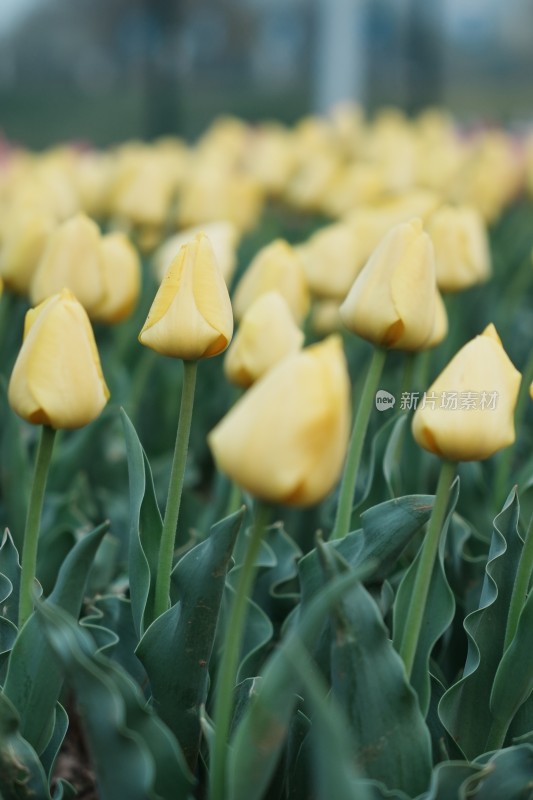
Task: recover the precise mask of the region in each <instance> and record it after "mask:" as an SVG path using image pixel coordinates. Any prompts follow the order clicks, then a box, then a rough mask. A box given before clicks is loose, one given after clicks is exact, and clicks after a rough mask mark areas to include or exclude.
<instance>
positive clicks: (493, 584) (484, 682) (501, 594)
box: [439, 491, 522, 759]
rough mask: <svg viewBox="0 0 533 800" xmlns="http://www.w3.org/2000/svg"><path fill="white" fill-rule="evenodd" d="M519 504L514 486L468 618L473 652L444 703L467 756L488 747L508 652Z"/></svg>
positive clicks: (443, 715) (443, 717) (442, 708)
mask: <svg viewBox="0 0 533 800" xmlns="http://www.w3.org/2000/svg"><path fill="white" fill-rule="evenodd" d="M518 516H519V506H518V499H517V496H516V492H515V491H513V492H512V493H511V495H510V497H509V499H508V501H507V503H506V504H505V506H504V508H503V511H502V512H501V513H500V514H499V515H498V516H497V517H496V518H495V520H494V529H493V535H492V542H491V545H490V552H489V556H488V561H487V565H486V567H485V579H484V583H483V588H482V591H481V596H480V598H479V603H478V607H477V609H476V610H475V611H473V612H472V613H470V614H469V615H468V616H467V617H466V618H465V621H464V629H465V631H466V634H467V637H468V653H467V657H466V663H465V667H464V671H463V676H462V678H461V679H460V680H458V681H457V682H456V683H454V684H453V685H452V686H451V687H450V688H449V689H448V691H447V692H446V694H445V695H444V697H443V698H442V700H441V702H440V706H439V714H440V717H441V720H442V722H443V724H444V726H445V727H446V729H447V730H448V732H449V733H450V735H451V736H452V737H453V738H454V739H455V741H456V742H457V744H458V746H459V747H460V748H461V751H462V752H463V753H464V754H465V755H466V757H467V758H470V759H472V758H475V757H476V756H478V755H479V754H480V753H483V752H484V751H485V750H486V743H487V738H488V734H489V731H490V730H491V727H492V724H493V721H494V716H493V714H492V712H491V710H490V697H491V693H492V687H493V683H494V678H495V675H496V671H497V669H498V665H499V663H500V660H501V658H502V655H503V643H504V639H505V630H506V626H507V614H508V610H509V604H510V600H511V594H512V589H513V584H514V580H515V575H516V569H517V565H518V561H519V558H520V553H521V550H522V541H521V539H520V537H519V534H518V529H517V525H518Z"/></svg>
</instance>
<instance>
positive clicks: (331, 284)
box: [296, 222, 363, 299]
mask: <svg viewBox="0 0 533 800" xmlns="http://www.w3.org/2000/svg"><path fill="white" fill-rule="evenodd" d="M296 249H297V250H298V253H299V254H300V256H301V258H302V263H303V265H304V269H305V274H306V277H307V283H308V284H309V288H310V289H311V291H312V292H313V294H315V295H318V296H319V297H338V298H340V299H344V298H345V297H346V294H347V293H348V291H349V290H350V287H351V285H352V283H353V282H354V280H355V278H356V277H357V274H358V272H359V270H360V269H361V268H362V266H363V264H362V263H361V260H360V256H359V252H360V251H359V247H358V240H357V233H356V231H355V229H354V227H353V226H351V225H347V224H346V223H343V222H337V223H334V224H333V225H326V226H324V227H323V228H320V229H319V230H318V231H316V233H314V234H313V235H312V236H311V237H310V238H309V239H308V240H307V241H306V242H304V243H303V244H301V245H299V246H298V247H297V248H296Z"/></svg>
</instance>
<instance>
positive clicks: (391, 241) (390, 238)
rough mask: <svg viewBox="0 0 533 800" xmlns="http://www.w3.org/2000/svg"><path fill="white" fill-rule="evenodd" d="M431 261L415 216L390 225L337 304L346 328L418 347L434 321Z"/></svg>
mask: <svg viewBox="0 0 533 800" xmlns="http://www.w3.org/2000/svg"><path fill="white" fill-rule="evenodd" d="M435 304H436V280H435V259H434V255H433V245H432V244H431V239H430V238H429V236H428V235H427V233H424V231H423V230H422V223H421V221H420V220H419V219H414V220H412V221H411V222H407V223H403V224H401V225H397V226H395V227H394V228H392V229H391V230H390V231H389V233H388V234H387V235H386V236H385V237H384V238H383V239H382V240H381V242H380V244H379V245H378V246H377V248H376V249H375V250H374V252H373V254H372V256H371V257H370V259H369V260H368V262H367V263H366V265H365V266H364V267H363V269H362V270H361V272H360V273H359V275H358V276H357V278H356V279H355V282H354V284H353V286H352V288H351V290H350V292H349V294H348V296H347V298H346V300H345V301H344V303H343V304H342V305H341V308H340V313H341V318H342V321H343V322H344V324H345V326H346V327H347V328H348V330H350V331H352V332H353V333H356V334H358V335H359V336H362V337H363V338H364V339H368V340H369V341H370V342H373V343H374V344H376V345H379V346H381V347H386V348H395V349H398V350H420V349H423V348H424V346H425V343H426V341H427V340H428V339H429V338H430V336H431V334H432V332H433V327H434V323H435Z"/></svg>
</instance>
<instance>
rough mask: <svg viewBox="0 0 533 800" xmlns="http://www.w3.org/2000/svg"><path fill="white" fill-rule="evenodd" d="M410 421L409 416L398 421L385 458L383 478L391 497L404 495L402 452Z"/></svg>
mask: <svg viewBox="0 0 533 800" xmlns="http://www.w3.org/2000/svg"><path fill="white" fill-rule="evenodd" d="M408 421H409V416H408V415H407V414H401V415H400V416H399V417H398V418H397V419H396V421H395V423H394V426H393V428H392V431H391V434H390V437H389V441H388V442H387V447H386V448H385V454H384V456H383V476H384V478H385V482H386V484H387V489H388V490H389V493H390V495H391V497H399V496H400V495H401V494H402V487H403V484H404V481H403V478H402V472H403V470H404V466H403V459H402V450H403V445H404V441H405V433H406V427H407V422H408Z"/></svg>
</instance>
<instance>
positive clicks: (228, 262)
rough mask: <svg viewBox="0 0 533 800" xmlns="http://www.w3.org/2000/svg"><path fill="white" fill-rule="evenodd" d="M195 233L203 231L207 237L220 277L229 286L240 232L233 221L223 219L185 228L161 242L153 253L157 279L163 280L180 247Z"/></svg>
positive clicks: (235, 263) (235, 261)
mask: <svg viewBox="0 0 533 800" xmlns="http://www.w3.org/2000/svg"><path fill="white" fill-rule="evenodd" d="M197 233H205V234H206V236H207V237H208V238H209V241H210V242H211V246H212V247H213V252H214V253H215V258H216V260H217V264H218V266H219V267H220V271H221V273H222V277H223V278H224V280H225V282H226V284H227V285H228V286H229V284H230V281H231V279H232V277H233V272H234V270H235V267H236V265H237V245H238V242H239V238H240V233H239V230H238V228H237V227H236V226H235V225H234V224H233V222H229V220H224V219H222V220H218V221H217V222H206V223H205V225H201V226H200V225H195V226H194V227H193V228H187V229H186V230H184V231H180V232H179V233H176V234H174V236H171V237H170V239H167V240H166V241H165V242H163V244H162V245H161V246H160V247H159V248H158V250H157V252H156V253H155V254H154V269H155V273H156V275H157V277H158V279H159V281H162V280H163V278H164V276H165V273H166V271H167V269H168V268H169V266H170V264H171V263H172V261H173V260H174V257H175V256H176V254H177V253H178V251H179V249H180V247H182V246H183V245H184V244H187V243H188V242H190V241H191V239H193V238H194V236H195V234H197Z"/></svg>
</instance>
